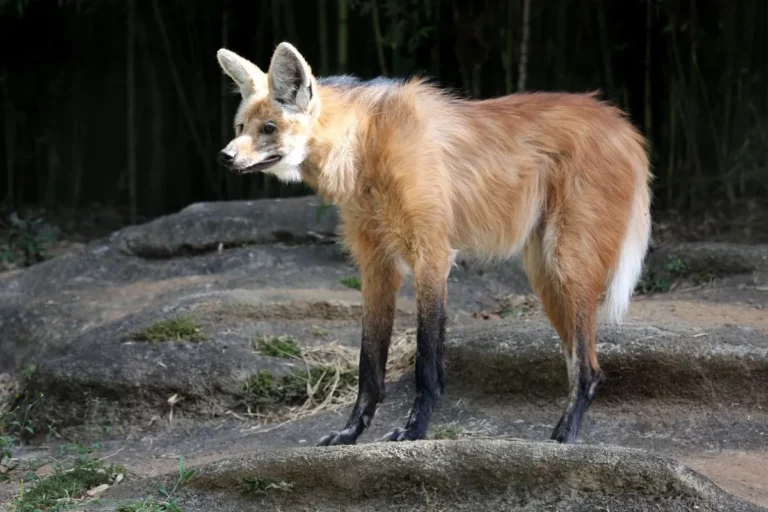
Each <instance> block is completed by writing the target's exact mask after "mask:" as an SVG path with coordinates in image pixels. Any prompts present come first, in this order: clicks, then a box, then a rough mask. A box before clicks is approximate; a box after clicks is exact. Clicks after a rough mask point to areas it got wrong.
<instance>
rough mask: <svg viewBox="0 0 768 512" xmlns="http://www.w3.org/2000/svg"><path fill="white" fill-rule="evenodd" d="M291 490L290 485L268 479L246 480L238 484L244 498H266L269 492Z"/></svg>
mask: <svg viewBox="0 0 768 512" xmlns="http://www.w3.org/2000/svg"><path fill="white" fill-rule="evenodd" d="M292 489H293V484H292V483H289V482H276V481H274V480H270V479H268V478H246V479H244V480H243V482H242V483H241V484H240V492H241V493H242V494H243V495H245V496H266V495H267V493H268V492H270V491H281V492H290V491H291V490H292Z"/></svg>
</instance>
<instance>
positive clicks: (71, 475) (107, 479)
mask: <svg viewBox="0 0 768 512" xmlns="http://www.w3.org/2000/svg"><path fill="white" fill-rule="evenodd" d="M78 450H79V456H78V457H77V458H76V459H75V460H74V463H73V464H72V465H71V467H65V466H64V464H63V463H57V464H56V465H55V467H54V472H53V474H51V475H49V476H46V477H42V478H41V477H39V476H38V475H37V474H36V473H34V472H30V473H29V479H30V480H31V482H32V486H31V487H30V488H29V489H27V488H25V487H24V482H23V481H22V489H21V494H20V495H19V497H18V498H17V499H16V500H15V502H14V505H15V507H16V508H15V510H16V511H17V512H38V511H43V510H45V511H47V512H57V511H60V510H66V509H68V508H71V506H72V505H73V504H74V503H76V502H78V501H81V500H83V499H85V498H86V496H87V495H86V492H87V491H88V490H90V489H93V488H94V487H98V486H100V485H103V484H107V485H111V484H112V483H114V482H115V481H116V478H117V477H118V475H121V474H124V473H125V468H123V467H122V466H120V465H117V464H113V465H110V466H105V465H104V463H103V462H102V461H100V460H92V459H90V457H89V453H90V450H89V449H88V448H83V447H78Z"/></svg>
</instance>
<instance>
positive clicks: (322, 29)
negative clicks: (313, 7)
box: [317, 0, 331, 75]
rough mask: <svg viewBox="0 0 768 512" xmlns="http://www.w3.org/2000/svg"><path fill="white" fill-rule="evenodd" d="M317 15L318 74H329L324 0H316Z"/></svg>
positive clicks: (326, 11)
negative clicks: (318, 40) (318, 42)
mask: <svg viewBox="0 0 768 512" xmlns="http://www.w3.org/2000/svg"><path fill="white" fill-rule="evenodd" d="M317 9H318V11H319V12H318V16H317V28H318V30H317V31H318V37H319V38H320V74H321V75H328V74H330V72H331V70H330V67H331V64H330V58H329V56H328V7H327V5H326V0H318V2H317Z"/></svg>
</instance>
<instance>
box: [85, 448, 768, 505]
mask: <svg viewBox="0 0 768 512" xmlns="http://www.w3.org/2000/svg"><path fill="white" fill-rule="evenodd" d="M159 483H166V484H167V483H168V482H163V479H158V478H152V479H147V480H145V481H142V482H135V483H131V484H127V485H121V486H116V487H114V488H113V489H111V490H110V491H108V493H107V494H106V495H105V496H104V500H102V502H101V503H99V504H94V505H91V507H90V508H88V509H87V510H92V511H97V510H98V511H107V510H116V509H117V507H118V506H119V504H120V503H123V502H124V500H132V499H136V498H137V497H139V496H141V497H144V496H146V495H147V493H152V492H153V491H152V490H151V489H152V488H153V487H155V488H156V486H157V485H158V484H159ZM254 489H257V490H258V491H260V492H253V491H254ZM248 490H250V491H251V492H250V493H248V492H247V491H248ZM177 500H178V504H179V505H180V506H181V507H182V508H183V509H184V510H185V512H197V511H201V512H202V511H208V510H217V511H221V512H228V511H236V510H237V511H240V510H313V511H317V510H323V511H325V510H329V511H330V510H338V511H344V510H359V511H382V512H383V511H399V510H409V511H413V510H509V511H533V510H536V511H541V510H558V511H595V510H622V511H646V510H647V511H651V510H653V511H657V510H665V511H673V512H674V511H690V510H697V511H730V512H741V511H743V512H747V511H750V512H752V511H754V512H758V511H764V510H766V509H763V508H761V507H758V506H757V505H753V504H751V503H748V502H746V501H744V500H742V499H740V498H737V497H734V496H732V495H730V494H728V493H726V492H725V491H723V490H722V489H720V488H719V487H717V486H716V485H714V484H713V483H712V482H711V481H710V480H708V479H706V478H704V477H703V476H701V475H700V474H698V473H696V472H694V471H692V470H691V469H689V468H687V467H686V466H684V465H682V464H680V463H678V462H676V461H673V460H671V459H668V458H665V457H661V456H657V455H653V454H649V453H647V452H644V451H641V450H634V449H628V448H620V447H611V446H603V447H597V446H587V445H559V444H555V443H531V442H519V441H505V440H471V441H421V442H405V443H377V444H368V445H365V446H342V447H333V448H316V447H313V448H296V449H286V450H275V451H270V452H262V453H254V454H250V455H247V456H243V457H239V458H235V459H230V460H225V461H220V462H216V463H212V464H208V465H203V466H199V467H197V468H196V474H195V476H194V477H193V478H192V479H191V480H190V481H189V482H188V483H187V484H186V485H184V486H182V487H181V488H180V489H178V490H177Z"/></svg>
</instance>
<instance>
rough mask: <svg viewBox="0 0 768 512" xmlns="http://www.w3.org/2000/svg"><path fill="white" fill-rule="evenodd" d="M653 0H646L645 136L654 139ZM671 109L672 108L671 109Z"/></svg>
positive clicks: (650, 139)
mask: <svg viewBox="0 0 768 512" xmlns="http://www.w3.org/2000/svg"><path fill="white" fill-rule="evenodd" d="M652 15H653V0H646V5H645V91H644V96H645V114H644V116H643V118H644V122H645V136H646V137H647V138H648V140H649V141H652V140H653V120H652V115H653V106H652V105H651V70H652V67H651V64H652V63H651V35H652V34H653V16H652ZM670 111H671V109H670Z"/></svg>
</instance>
